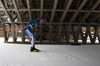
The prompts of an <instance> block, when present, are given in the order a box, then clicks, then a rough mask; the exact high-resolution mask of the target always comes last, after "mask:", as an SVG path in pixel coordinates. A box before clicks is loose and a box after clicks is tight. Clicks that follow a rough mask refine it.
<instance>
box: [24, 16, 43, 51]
mask: <svg viewBox="0 0 100 66" xmlns="http://www.w3.org/2000/svg"><path fill="white" fill-rule="evenodd" d="M43 22H44V18H43V17H40V18H39V20H33V21H30V22H29V23H28V24H27V25H26V27H25V29H24V30H25V32H26V33H27V34H28V35H29V37H30V38H31V49H30V52H38V51H39V49H36V48H35V39H36V38H35V36H34V33H33V32H32V28H33V27H35V26H37V25H38V24H39V23H40V24H41V23H43Z"/></svg>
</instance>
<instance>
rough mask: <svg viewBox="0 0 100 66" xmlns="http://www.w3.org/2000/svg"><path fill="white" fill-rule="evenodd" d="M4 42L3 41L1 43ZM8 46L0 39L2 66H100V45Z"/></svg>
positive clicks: (0, 61) (0, 65) (0, 63)
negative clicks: (33, 47)
mask: <svg viewBox="0 0 100 66" xmlns="http://www.w3.org/2000/svg"><path fill="white" fill-rule="evenodd" d="M1 40H2V41H1ZM36 47H37V48H39V49H40V50H41V52H30V51H29V50H30V44H29V45H26V44H6V43H3V39H2V38H0V66H100V45H81V46H71V45H36Z"/></svg>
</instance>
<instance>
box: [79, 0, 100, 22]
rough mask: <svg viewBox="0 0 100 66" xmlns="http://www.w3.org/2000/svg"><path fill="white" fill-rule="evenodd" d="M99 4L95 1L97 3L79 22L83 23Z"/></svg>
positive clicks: (99, 0) (99, 1)
mask: <svg viewBox="0 0 100 66" xmlns="http://www.w3.org/2000/svg"><path fill="white" fill-rule="evenodd" d="M99 4H100V0H97V2H96V3H95V4H94V6H93V7H92V8H91V9H90V12H88V13H87V14H85V15H84V16H83V18H82V19H81V21H80V22H83V21H84V20H85V19H86V18H87V17H88V16H89V15H90V14H91V12H92V11H93V10H94V9H95V8H96V7H97V6H98V5H99Z"/></svg>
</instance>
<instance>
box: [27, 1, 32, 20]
mask: <svg viewBox="0 0 100 66" xmlns="http://www.w3.org/2000/svg"><path fill="white" fill-rule="evenodd" d="M26 2H27V7H28V12H29V20H30V21H31V20H32V16H31V6H30V0H26Z"/></svg>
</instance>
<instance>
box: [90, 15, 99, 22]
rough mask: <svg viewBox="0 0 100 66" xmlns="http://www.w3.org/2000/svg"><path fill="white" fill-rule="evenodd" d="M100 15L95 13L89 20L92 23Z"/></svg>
mask: <svg viewBox="0 0 100 66" xmlns="http://www.w3.org/2000/svg"><path fill="white" fill-rule="evenodd" d="M99 17H100V14H96V15H95V16H94V17H93V18H92V19H91V20H90V21H89V22H90V23H93V22H94V21H95V20H96V19H98V18H99Z"/></svg>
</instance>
